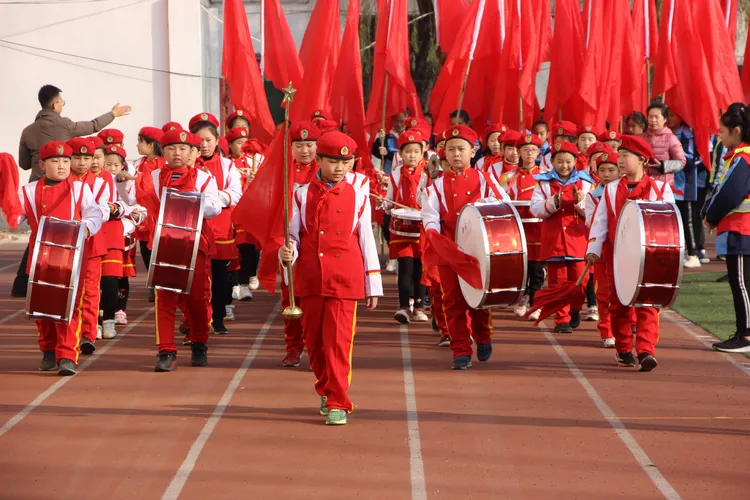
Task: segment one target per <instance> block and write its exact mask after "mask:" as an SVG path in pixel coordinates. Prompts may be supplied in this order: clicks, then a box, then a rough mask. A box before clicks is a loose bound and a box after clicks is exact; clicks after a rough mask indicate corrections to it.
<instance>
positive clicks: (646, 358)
mask: <svg viewBox="0 0 750 500" xmlns="http://www.w3.org/2000/svg"><path fill="white" fill-rule="evenodd" d="M657 364H658V363H657V362H656V358H655V357H653V356H652V355H651V354H649V353H647V352H642V353H640V354H639V355H638V365H639V366H638V371H639V372H650V371H651V370H653V369H654V368H656V365H657Z"/></svg>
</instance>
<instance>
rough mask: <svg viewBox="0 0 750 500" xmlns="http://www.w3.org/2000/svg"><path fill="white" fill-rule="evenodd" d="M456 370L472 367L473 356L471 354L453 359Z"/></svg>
mask: <svg viewBox="0 0 750 500" xmlns="http://www.w3.org/2000/svg"><path fill="white" fill-rule="evenodd" d="M451 368H452V369H454V370H468V369H469V368H471V357H470V356H458V357H456V358H455V359H454V360H453V365H452V366H451Z"/></svg>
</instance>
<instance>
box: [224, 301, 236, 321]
mask: <svg viewBox="0 0 750 500" xmlns="http://www.w3.org/2000/svg"><path fill="white" fill-rule="evenodd" d="M225 311H226V312H225V313H224V321H234V305H228V306H225Z"/></svg>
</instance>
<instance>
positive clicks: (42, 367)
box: [39, 351, 57, 372]
mask: <svg viewBox="0 0 750 500" xmlns="http://www.w3.org/2000/svg"><path fill="white" fill-rule="evenodd" d="M55 368H57V361H56V360H55V351H42V362H41V363H39V371H40V372H51V371H53V370H54V369H55Z"/></svg>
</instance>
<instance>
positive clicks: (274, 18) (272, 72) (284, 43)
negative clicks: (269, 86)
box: [262, 0, 303, 90]
mask: <svg viewBox="0 0 750 500" xmlns="http://www.w3.org/2000/svg"><path fill="white" fill-rule="evenodd" d="M262 3H263V26H262V30H263V74H264V75H265V77H266V78H268V79H269V80H270V81H271V83H273V86H274V87H276V88H277V89H279V90H280V89H283V88H286V87H287V86H288V85H289V82H292V85H293V86H294V88H300V85H302V74H303V71H302V63H301V62H300V60H299V55H298V54H297V46H296V45H295V44H294V38H292V32H291V30H290V29H289V24H288V23H287V21H286V16H285V15H284V9H282V8H281V2H280V1H279V0H263V2H262Z"/></svg>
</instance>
